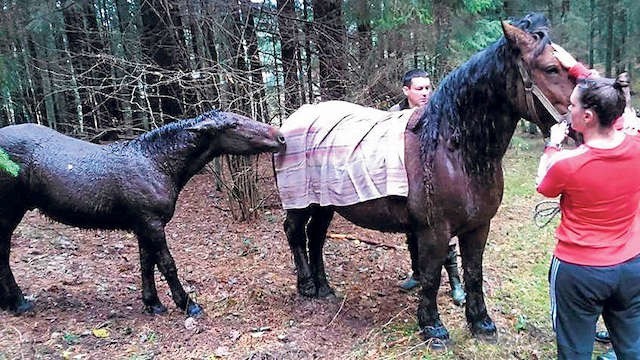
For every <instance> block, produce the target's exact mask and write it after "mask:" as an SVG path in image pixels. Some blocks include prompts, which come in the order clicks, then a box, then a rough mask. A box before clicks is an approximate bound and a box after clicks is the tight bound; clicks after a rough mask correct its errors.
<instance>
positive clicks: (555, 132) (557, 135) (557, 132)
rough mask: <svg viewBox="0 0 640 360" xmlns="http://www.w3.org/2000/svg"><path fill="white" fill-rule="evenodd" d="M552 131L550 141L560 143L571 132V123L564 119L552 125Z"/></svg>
mask: <svg viewBox="0 0 640 360" xmlns="http://www.w3.org/2000/svg"><path fill="white" fill-rule="evenodd" d="M550 132H551V134H550V135H549V142H550V143H551V144H554V145H560V144H562V142H563V141H564V139H565V138H566V137H567V134H568V133H569V125H568V124H567V123H566V122H564V121H563V122H561V123H557V124H555V125H553V126H552V127H551V129H550Z"/></svg>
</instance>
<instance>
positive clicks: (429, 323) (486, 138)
mask: <svg viewBox="0 0 640 360" xmlns="http://www.w3.org/2000/svg"><path fill="white" fill-rule="evenodd" d="M503 32H504V37H503V38H501V39H500V40H498V41H497V42H496V43H495V44H493V45H491V46H489V47H488V48H487V49H485V50H483V51H481V52H479V53H478V54H476V55H474V56H473V57H472V58H471V59H470V60H469V61H467V62H466V63H465V64H463V65H462V66H460V68H458V69H457V70H455V71H453V72H452V73H451V74H449V75H448V76H447V77H446V78H445V79H444V80H443V81H442V82H441V84H440V86H439V88H438V90H437V91H436V92H435V93H434V94H433V97H432V98H431V100H430V102H429V103H428V104H427V105H426V106H425V107H424V108H422V109H419V110H418V111H416V113H414V115H413V116H414V118H412V119H411V120H410V121H409V126H408V127H407V131H406V132H405V135H404V140H405V150H404V151H405V152H404V154H405V155H404V162H405V166H406V172H407V179H408V195H407V196H406V197H404V196H395V195H394V196H386V197H381V198H378V199H374V200H367V201H363V202H359V203H355V204H353V205H348V206H332V205H325V206H320V205H319V204H314V203H312V204H310V205H309V206H306V207H304V208H291V209H287V215H286V220H285V222H284V228H285V232H286V235H287V239H288V241H289V246H290V248H291V251H292V253H293V257H294V262H295V265H296V269H297V277H298V280H297V288H298V292H299V293H300V294H301V295H304V296H308V297H325V296H329V295H332V294H333V290H332V289H331V287H330V286H329V284H328V282H327V278H326V274H325V269H324V261H323V252H322V249H323V246H324V242H325V236H326V232H327V228H328V226H329V224H330V222H331V219H332V216H333V214H334V212H338V213H339V214H340V215H342V216H343V217H345V218H346V219H348V220H349V221H351V222H353V223H354V224H356V225H359V226H362V227H366V228H369V229H376V230H380V231H384V232H401V233H406V234H407V241H408V247H409V250H410V253H411V260H412V265H413V268H414V271H415V272H416V275H417V279H418V280H419V282H420V284H421V285H422V290H421V292H420V299H421V300H420V303H419V305H418V311H417V312H418V314H417V316H418V325H419V326H420V329H421V331H422V334H423V336H424V337H425V338H426V339H427V340H429V339H433V340H435V341H432V346H434V347H438V346H442V345H443V344H446V343H447V342H448V340H449V333H448V331H447V329H446V327H445V326H444V325H443V323H442V322H441V321H440V317H439V314H438V308H437V303H436V295H437V291H438V288H439V286H440V276H441V274H440V272H441V268H442V264H443V262H444V260H445V257H446V255H447V244H448V242H449V239H451V238H452V237H453V236H457V237H458V238H459V243H460V249H461V255H462V262H463V268H464V281H465V286H466V290H467V293H468V295H467V302H466V308H465V312H466V318H467V322H468V324H469V327H470V330H471V331H472V332H473V334H474V335H479V336H482V337H488V338H493V337H495V334H496V327H495V325H494V323H493V321H492V320H491V318H490V317H489V315H488V314H487V309H486V305H485V300H484V295H483V288H482V278H483V275H482V255H483V252H484V248H485V244H486V242H487V235H488V233H489V226H490V222H491V219H492V218H493V216H494V215H495V214H496V211H497V209H498V206H499V205H500V202H501V200H502V193H503V174H502V158H503V156H504V154H505V152H506V150H507V148H508V146H509V142H510V139H511V137H512V136H513V133H514V131H515V129H516V126H517V123H518V121H519V119H520V118H526V119H528V120H531V121H534V120H537V122H538V123H537V125H538V126H540V127H541V129H542V130H543V132H545V133H548V130H549V127H550V126H551V125H552V124H554V123H555V120H554V119H553V118H552V116H551V115H550V114H549V112H548V111H547V110H546V109H545V108H544V107H543V106H542V104H541V101H531V100H529V99H528V98H527V94H526V92H527V89H529V90H530V86H527V85H531V84H526V83H528V81H527V80H525V79H523V77H524V78H528V80H531V81H533V82H534V83H535V84H536V85H537V87H538V88H539V89H540V90H541V92H542V93H543V94H544V95H546V98H547V99H548V101H549V103H550V104H551V105H552V106H553V108H555V110H557V111H558V112H560V113H565V112H566V111H567V106H568V102H569V95H570V94H571V91H572V89H573V87H574V85H575V83H574V81H573V80H572V79H570V78H569V75H568V73H567V71H566V70H565V69H563V68H562V66H561V65H560V63H559V62H558V61H557V59H556V58H555V57H554V56H553V49H552V47H551V46H550V39H549V36H548V23H547V19H546V18H545V17H544V16H542V15H540V14H530V15H527V16H526V17H525V18H523V19H522V20H519V21H518V22H516V23H515V24H514V25H511V24H508V23H503ZM519 63H521V64H522V65H520V66H521V67H522V68H523V69H522V70H519ZM525 73H526V75H525ZM532 106H533V107H534V108H531V107H532ZM286 124H287V123H286V122H285V125H286ZM285 127H286V126H283V129H281V130H282V131H283V133H284V134H285V138H288V137H289V134H288V133H287V131H286V130H284V128H285ZM288 145H289V146H290V145H291V144H288ZM295 151H300V149H298V150H296V149H292V148H291V147H289V148H288V149H287V152H286V153H285V154H281V155H280V156H279V161H280V160H286V157H287V156H294V155H289V154H292V153H293V152H295ZM302 151H304V150H302ZM307 151H308V150H307ZM306 155H307V156H313V154H312V153H311V152H309V151H308V152H307V153H306ZM279 187H280V185H279ZM307 241H308V242H307Z"/></svg>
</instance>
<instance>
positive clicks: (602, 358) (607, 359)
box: [596, 349, 618, 360]
mask: <svg viewBox="0 0 640 360" xmlns="http://www.w3.org/2000/svg"><path fill="white" fill-rule="evenodd" d="M596 359H597V360H617V359H618V357H617V356H616V353H615V351H613V349H609V351H607V352H606V353H604V354H602V355H598V357H596Z"/></svg>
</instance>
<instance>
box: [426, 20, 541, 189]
mask: <svg viewBox="0 0 640 360" xmlns="http://www.w3.org/2000/svg"><path fill="white" fill-rule="evenodd" d="M512 23H514V25H515V26H517V27H518V28H520V29H522V30H524V31H526V32H528V33H530V34H535V36H537V37H538V39H539V41H537V44H536V48H535V49H534V51H533V55H534V56H538V55H540V54H541V53H542V51H543V50H544V48H545V46H546V45H547V44H549V43H550V40H549V36H548V31H549V26H548V21H547V19H546V18H545V17H544V16H543V15H542V14H529V15H527V16H525V17H524V18H523V19H521V20H519V21H514V22H512ZM518 55H519V54H518V53H516V52H515V51H514V50H513V49H511V48H510V47H509V46H508V43H507V40H506V39H505V38H504V36H503V37H502V38H500V39H499V40H498V41H496V42H495V43H494V44H492V45H490V46H489V47H487V48H486V49H484V50H482V51H480V52H478V53H477V54H475V55H474V56H472V57H471V58H470V59H469V60H468V61H467V62H465V63H464V64H462V65H461V66H460V67H459V68H458V69H456V70H454V71H453V72H451V73H450V74H449V75H447V76H446V77H445V78H444V79H443V80H442V82H441V83H440V85H439V87H438V89H437V90H436V92H435V93H434V94H433V95H432V97H431V100H430V101H429V103H428V104H427V105H426V108H425V111H424V113H423V115H422V117H421V119H420V121H419V123H418V126H419V131H420V139H421V149H420V150H421V154H422V157H423V160H424V164H425V165H424V166H425V172H426V175H427V177H429V176H430V175H431V174H430V173H431V167H432V163H433V159H434V157H435V150H436V147H437V145H438V141H439V138H440V139H442V140H443V141H445V142H446V144H447V146H448V147H449V148H450V149H460V151H461V152H462V154H463V158H464V162H465V163H464V167H465V169H466V170H467V171H468V172H469V173H470V174H473V175H482V174H487V171H491V170H493V169H492V165H493V164H492V162H491V161H490V160H492V159H495V157H496V155H497V156H501V155H502V154H503V153H504V148H503V147H504V146H506V145H507V144H503V143H504V140H502V139H501V135H503V134H504V133H505V131H511V132H512V131H513V130H514V129H515V123H514V124H510V123H508V122H505V121H504V118H505V116H507V117H515V116H517V115H518V114H517V112H516V111H515V109H513V108H512V107H510V106H509V104H508V102H507V98H508V97H512V96H515V94H509V93H508V92H507V84H508V83H507V81H509V80H511V81H513V80H514V79H513V77H514V76H519V75H518V71H517V67H516V66H517V65H516V61H515V60H516V59H517V56H518ZM514 88H515V87H514ZM487 180H488V179H487Z"/></svg>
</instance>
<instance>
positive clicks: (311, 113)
mask: <svg viewBox="0 0 640 360" xmlns="http://www.w3.org/2000/svg"><path fill="white" fill-rule="evenodd" d="M412 113H413V110H404V111H396V112H387V111H381V110H377V109H373V108H367V107H363V106H360V105H356V104H352V103H348V102H344V101H327V102H323V103H319V104H314V105H303V106H302V107H301V108H300V109H298V110H297V111H296V112H294V113H293V114H292V115H291V116H289V117H288V118H287V119H286V120H285V122H284V124H283V125H282V127H281V128H280V131H281V132H282V133H283V134H284V136H285V139H286V142H287V149H286V151H285V152H284V153H280V154H275V169H276V178H277V182H278V190H279V192H280V199H281V201H282V206H283V207H284V208H285V209H301V208H306V207H307V206H309V205H310V204H319V205H322V206H326V205H336V206H345V205H351V204H355V203H359V202H363V201H367V200H372V199H377V198H381V197H385V196H390V195H398V196H407V194H408V192H409V185H408V181H407V172H406V169H405V165H404V131H405V128H406V127H407V122H408V121H409V118H410V117H411V114H412Z"/></svg>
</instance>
